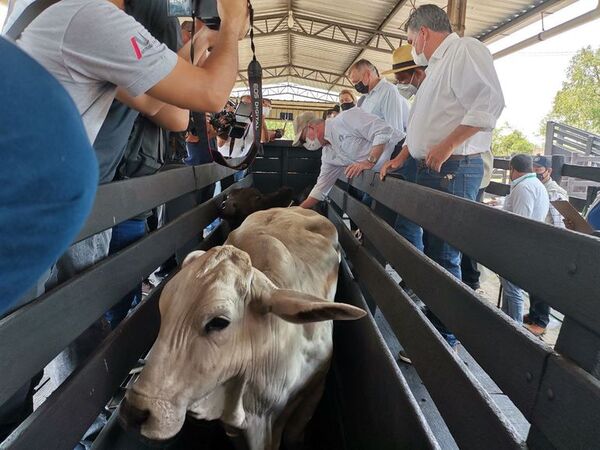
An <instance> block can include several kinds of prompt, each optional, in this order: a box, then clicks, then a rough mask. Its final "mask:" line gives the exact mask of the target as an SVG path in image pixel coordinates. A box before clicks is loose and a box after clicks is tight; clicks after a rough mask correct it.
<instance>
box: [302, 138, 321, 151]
mask: <svg viewBox="0 0 600 450" xmlns="http://www.w3.org/2000/svg"><path fill="white" fill-rule="evenodd" d="M303 145H304V148H305V149H306V150H309V151H311V152H314V151H316V150H319V149H320V148H321V143H320V142H319V140H318V139H309V138H306V141H304V144H303Z"/></svg>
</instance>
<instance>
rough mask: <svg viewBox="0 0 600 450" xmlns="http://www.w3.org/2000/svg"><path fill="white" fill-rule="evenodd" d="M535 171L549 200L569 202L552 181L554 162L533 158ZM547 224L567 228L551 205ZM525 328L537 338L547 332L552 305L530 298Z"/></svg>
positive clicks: (542, 157) (542, 158)
mask: <svg viewBox="0 0 600 450" xmlns="http://www.w3.org/2000/svg"><path fill="white" fill-rule="evenodd" d="M533 170H534V172H535V173H536V175H537V177H538V180H540V181H541V182H542V184H543V185H544V187H545V188H546V192H548V198H549V200H550V201H551V202H554V201H556V200H567V201H568V200H569V194H567V191H566V190H564V189H563V188H562V187H561V186H560V185H559V184H558V183H557V182H556V181H554V180H553V179H552V161H551V160H550V158H547V157H546V156H542V155H538V156H536V157H534V158H533ZM546 223H549V224H550V225H554V226H555V227H558V228H565V223H564V221H563V217H562V215H561V214H560V213H559V212H558V211H557V209H556V208H555V207H554V206H552V204H550V208H549V210H548V214H547V215H546ZM523 322H524V324H525V328H527V329H528V330H529V331H531V333H533V334H534V335H535V336H542V335H543V334H544V333H545V332H546V327H547V326H548V324H549V323H550V305H548V304H547V303H545V302H543V301H542V300H540V299H538V298H536V297H534V296H530V297H529V314H526V315H525V316H524V317H523Z"/></svg>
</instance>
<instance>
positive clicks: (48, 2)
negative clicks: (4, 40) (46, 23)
mask: <svg viewBox="0 0 600 450" xmlns="http://www.w3.org/2000/svg"><path fill="white" fill-rule="evenodd" d="M58 2H59V0H36V1H34V2H33V3H32V4H30V5H28V6H27V7H26V8H25V9H24V10H23V12H22V13H21V15H20V16H19V17H18V18H17V20H15V22H14V23H13V24H12V25H11V27H10V28H9V29H8V30H7V31H6V34H5V36H7V37H9V38H10V39H12V40H13V41H16V40H17V39H19V38H20V37H21V34H22V33H23V31H24V30H25V28H27V27H28V26H29V24H30V23H31V22H33V20H34V19H35V18H36V17H37V16H39V15H40V14H41V13H42V12H43V11H44V10H45V9H46V8H48V7H50V6H52V5H54V4H55V3H58Z"/></svg>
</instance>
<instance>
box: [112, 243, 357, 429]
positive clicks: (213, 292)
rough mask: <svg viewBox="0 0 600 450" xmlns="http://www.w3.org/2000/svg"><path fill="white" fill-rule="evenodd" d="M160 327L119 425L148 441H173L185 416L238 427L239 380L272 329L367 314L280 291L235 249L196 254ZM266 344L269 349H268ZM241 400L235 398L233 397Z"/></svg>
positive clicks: (168, 300) (171, 290)
mask: <svg viewBox="0 0 600 450" xmlns="http://www.w3.org/2000/svg"><path fill="white" fill-rule="evenodd" d="M160 314H161V327H160V331H159V334H158V337H157V340H156V342H155V344H154V346H153V347H152V350H151V351H150V354H149V357H148V359H147V361H146V365H145V367H144V370H143V371H142V373H141V375H140V377H139V379H138V380H137V381H136V383H135V384H134V385H133V387H132V389H130V390H129V392H128V393H127V395H126V398H125V400H124V401H123V403H122V405H121V414H120V420H121V423H122V424H124V426H125V427H126V428H130V429H131V428H134V429H137V430H138V431H139V432H141V434H142V435H143V436H144V437H146V438H148V439H152V440H165V439H169V438H171V437H173V436H174V435H175V434H176V433H177V432H178V431H179V430H180V429H181V427H182V425H183V422H184V419H185V415H186V413H188V412H189V413H190V414H191V415H193V416H195V417H197V418H203V419H207V420H214V419H222V420H223V419H224V416H227V417H226V420H224V421H226V422H227V423H229V424H232V423H233V424H234V425H235V424H236V423H237V425H239V427H241V425H242V423H243V421H244V413H243V410H242V409H241V405H235V404H232V402H233V401H234V398H235V397H236V396H235V395H234V394H233V395H232V394H231V391H232V390H235V389H236V388H235V385H236V380H237V379H238V378H240V377H241V374H242V373H243V372H244V371H245V370H246V369H247V368H250V367H252V364H253V361H254V359H255V358H257V357H258V355H257V351H262V350H259V349H264V348H265V346H266V345H268V342H269V340H270V339H272V335H271V329H270V328H269V321H272V320H274V317H275V316H277V317H279V318H281V319H283V320H285V321H288V322H292V323H298V324H303V323H308V322H318V321H324V320H353V319H358V318H360V317H362V316H363V315H364V314H365V312H364V311H363V310H362V309H359V308H355V307H353V306H350V305H346V304H343V303H332V302H328V301H326V300H324V299H321V298H317V297H314V296H311V295H307V294H303V293H301V292H297V291H291V290H285V289H278V288H277V287H276V286H275V285H274V284H273V283H272V282H271V281H270V280H269V279H268V278H267V277H266V276H265V275H264V274H263V273H262V272H260V271H259V270H257V269H255V268H253V267H252V264H251V261H250V257H249V255H248V254H247V253H245V252H243V251H242V250H239V249H237V248H235V247H232V246H228V245H226V246H222V247H215V248H213V249H211V250H209V251H208V252H193V253H191V254H190V255H188V256H187V258H186V259H185V261H184V263H183V265H182V269H181V271H180V272H179V273H178V274H177V275H176V276H175V277H174V278H173V279H172V280H171V281H170V282H169V283H167V285H166V286H165V288H164V290H163V292H162V295H161V298H160ZM265 343H266V344H265ZM238 397H239V396H238Z"/></svg>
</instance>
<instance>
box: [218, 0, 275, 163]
mask: <svg viewBox="0 0 600 450" xmlns="http://www.w3.org/2000/svg"><path fill="white" fill-rule="evenodd" d="M248 11H249V12H250V48H251V49H252V61H250V64H248V85H249V87H250V96H251V98H252V124H251V126H252V129H253V130H254V142H253V143H252V147H250V151H249V152H248V154H247V155H246V157H245V158H244V159H243V161H242V162H241V163H239V164H236V165H231V164H229V163H228V162H227V160H226V159H225V158H223V156H222V155H221V154H217V155H215V162H217V163H219V164H221V165H223V166H227V167H229V168H231V169H235V170H245V169H247V168H248V167H250V165H251V164H252V163H253V162H254V159H255V158H256V155H262V154H263V153H264V152H263V147H262V143H261V141H260V138H261V135H262V133H261V132H262V121H263V113H262V67H261V65H260V63H259V62H258V60H257V59H256V47H255V46H254V10H253V9H252V5H251V4H250V2H249V1H248ZM230 151H231V150H230ZM230 154H231V153H230Z"/></svg>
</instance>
